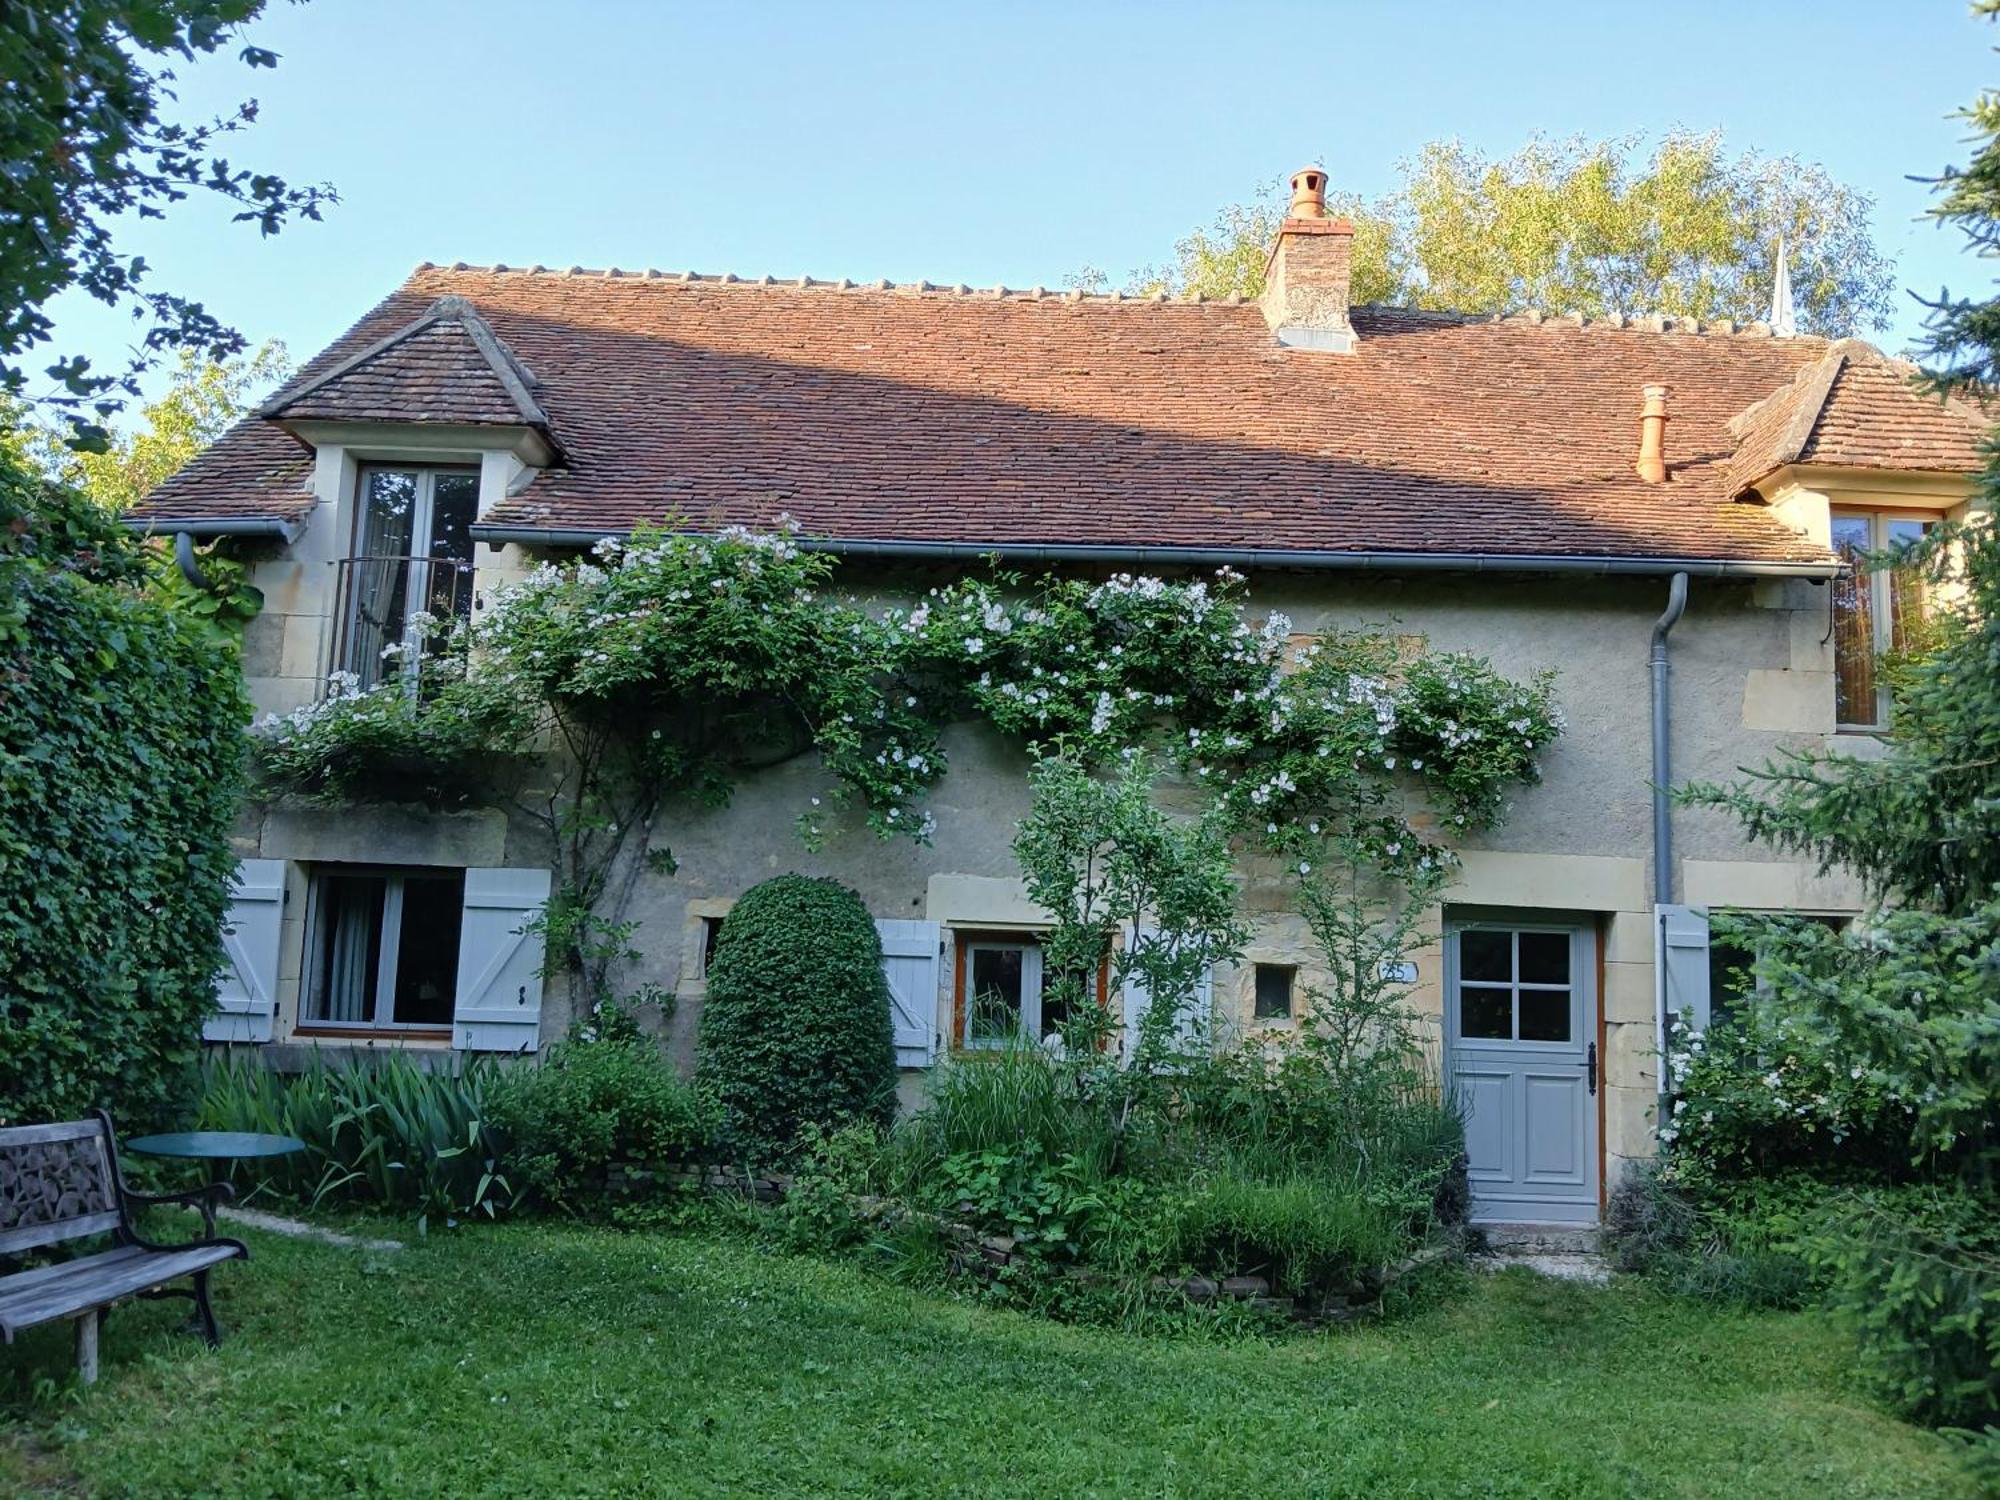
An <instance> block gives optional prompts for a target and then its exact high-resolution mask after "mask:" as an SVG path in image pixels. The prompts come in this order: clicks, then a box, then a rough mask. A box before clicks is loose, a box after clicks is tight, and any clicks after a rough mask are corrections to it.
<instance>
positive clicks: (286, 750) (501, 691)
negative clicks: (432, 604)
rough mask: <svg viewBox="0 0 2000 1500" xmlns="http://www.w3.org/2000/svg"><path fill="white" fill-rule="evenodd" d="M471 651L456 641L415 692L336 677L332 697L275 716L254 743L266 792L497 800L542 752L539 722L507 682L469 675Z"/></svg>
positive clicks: (397, 679)
mask: <svg viewBox="0 0 2000 1500" xmlns="http://www.w3.org/2000/svg"><path fill="white" fill-rule="evenodd" d="M466 652H467V643H466V641H465V640H464V638H463V637H462V636H461V637H460V638H458V639H456V640H450V641H446V642H445V643H444V649H443V650H441V651H439V652H437V653H436V654H435V656H434V657H433V658H432V659H430V660H428V661H427V662H426V664H425V668H424V671H423V674H422V677H421V680H420V682H419V683H417V684H415V685H413V684H412V683H410V682H409V681H408V680H407V679H405V678H403V677H402V676H400V675H396V674H392V675H391V676H390V677H389V679H388V680H387V681H386V682H383V683H380V684H378V685H377V686H375V687H373V688H369V689H366V690H365V691H364V690H362V689H360V688H359V687H358V686H357V679H356V678H354V676H353V675H352V674H350V673H336V674H334V677H333V679H332V681H331V682H330V684H329V691H328V693H327V695H326V696H325V697H324V698H321V699H319V700H318V701H316V702H313V703H307V704H302V705H301V706H300V707H298V708H295V709H293V710H292V711H291V712H290V713H289V714H286V715H284V716H283V717H279V716H277V715H267V716H266V717H265V718H264V719H262V720H260V721H259V722H258V724H257V726H256V737H255V742H254V743H255V751H256V767H257V773H258V778H259V780H260V782H261V784H262V786H263V787H264V789H265V790H266V791H267V792H269V793H271V794H273V795H277V796H288V797H295V798H299V799H301V800H304V801H310V802H320V803H327V804H332V805H339V804H341V803H346V802H420V803H423V804H424V805H426V806H429V807H438V808H450V807H461V806H464V805H466V804H468V803H475V802H485V801H489V800H491V799H492V798H493V796H494V795H495V793H496V790H497V789H499V788H503V787H505V786H507V785H509V784H510V782H511V780H512V779H514V775H515V773H517V772H519V771H520V770H522V769H523V768H524V767H525V765H526V763H527V762H528V760H529V758H530V756H531V755H532V754H533V752H534V749H535V745H536V740H535V734H536V729H537V721H536V719H535V716H534V711H533V708H532V706H531V705H529V704H525V703H523V702H522V701H521V699H520V698H519V697H518V696H517V695H516V694H514V693H512V692H510V691H508V690H507V689H506V687H505V685H504V684H503V682H502V681H501V679H499V678H497V677H491V676H487V675H484V674H478V673H474V674H468V673H467V671H466Z"/></svg>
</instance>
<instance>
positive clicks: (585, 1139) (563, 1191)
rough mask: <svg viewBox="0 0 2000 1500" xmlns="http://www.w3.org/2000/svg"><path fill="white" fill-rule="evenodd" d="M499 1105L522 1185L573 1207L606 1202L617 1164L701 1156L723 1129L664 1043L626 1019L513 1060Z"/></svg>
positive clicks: (496, 1097) (499, 1089)
mask: <svg viewBox="0 0 2000 1500" xmlns="http://www.w3.org/2000/svg"><path fill="white" fill-rule="evenodd" d="M491 1111H492V1118H493V1121H494V1123H495V1125H497V1126H498V1128H499V1130H500V1132H501V1134H502V1136H503V1138H504V1140H505V1141H506V1161H507V1169H508V1172H509V1174H510V1176H511V1177H512V1178H513V1181H514V1187H515V1189H516V1191H517V1192H519V1193H521V1194H523V1195H524V1196H529V1197H532V1198H533V1199H534V1200H535V1201H537V1202H539V1203H543V1204H546V1205H549V1206H551V1207H556V1208H560V1209H563V1210H564V1211H566V1212H570V1213H586V1212H590V1211H591V1210H592V1209H593V1208H595V1207H597V1206H599V1205H601V1204H602V1203H603V1201H604V1200H605V1198H606V1197H607V1195H608V1193H609V1184H608V1176H609V1169H610V1168H611V1167H612V1166H614V1165H620V1166H631V1167H635V1168H638V1169H640V1170H646V1171H657V1170H658V1169H660V1168H662V1167H666V1166H671V1165H675V1164H679V1163H684V1162H689V1161H696V1160H699V1159H700V1158H702V1157H703V1156H704V1155H705V1154H706V1153H707V1151H708V1148H709V1145H710V1143H711V1140H712V1137H713V1128H712V1116H711V1111H710V1110H709V1109H708V1107H707V1106H706V1105H705V1103H704V1102H703V1101H702V1100H701V1099H700V1098H699V1096H697V1095H696V1093H695V1091H694V1090H693V1089H692V1088H690V1087H689V1086H688V1084H687V1083H686V1082H685V1081H684V1080H683V1079H682V1078H681V1077H680V1075H679V1074H678V1073H676V1072H675V1071H674V1068H673V1065H672V1064H671V1063H670V1062H668V1061H667V1059H666V1058H665V1057H664V1056H662V1055H661V1052H660V1049H659V1046H658V1044H657V1043H655V1042H654V1041H653V1040H652V1039H651V1038H649V1037H645V1036H641V1035H638V1034H637V1033H636V1032H635V1031H632V1032H628V1031H625V1030H619V1029H613V1030H611V1031H610V1032H609V1034H607V1035H604V1036H601V1037H597V1038H594V1039H585V1038H583V1037H570V1038H568V1039H566V1040H564V1041H561V1042H558V1043H556V1045H555V1046H553V1047H551V1048H550V1049H549V1050H548V1054H547V1055H546V1056H545V1057H544V1058H543V1059H542V1060H541V1062H540V1063H538V1064H530V1063H522V1064H519V1065H517V1066H514V1067H511V1068H509V1069H508V1070H507V1071H506V1072H505V1073H504V1074H503V1075H502V1076H501V1077H500V1079H499V1080H498V1082H497V1084H496V1086H495V1088H494V1090H493V1096H492V1100H491Z"/></svg>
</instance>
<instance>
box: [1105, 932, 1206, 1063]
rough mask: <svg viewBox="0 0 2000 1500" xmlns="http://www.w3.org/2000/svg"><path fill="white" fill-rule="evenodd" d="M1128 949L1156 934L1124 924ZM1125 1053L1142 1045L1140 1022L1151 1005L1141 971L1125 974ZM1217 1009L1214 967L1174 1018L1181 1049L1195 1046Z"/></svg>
mask: <svg viewBox="0 0 2000 1500" xmlns="http://www.w3.org/2000/svg"><path fill="white" fill-rule="evenodd" d="M1123 931H1124V934H1125V948H1126V951H1127V952H1130V951H1131V950H1132V948H1133V947H1134V946H1135V945H1137V944H1138V943H1139V942H1141V941H1144V940H1146V939H1150V938H1152V937H1154V936H1155V934H1154V932H1153V930H1152V929H1151V928H1150V927H1140V928H1137V929H1135V928H1134V927H1133V926H1132V924H1131V923H1129V922H1128V923H1126V924H1125V926H1124V929H1123ZM1124 991H1125V993H1124V995H1123V997H1122V998H1123V1000H1124V1005H1125V1055H1126V1056H1127V1057H1130V1056H1131V1055H1132V1053H1133V1051H1134V1049H1135V1048H1137V1047H1138V1045H1139V1023H1140V1022H1141V1021H1142V1020H1144V1019H1145V1015H1146V1012H1147V1010H1148V1009H1149V1008H1150V1007H1151V1006H1152V1003H1153V997H1152V996H1151V994H1149V993H1148V992H1147V989H1146V982H1145V980H1144V979H1143V978H1142V977H1141V976H1139V975H1138V974H1136V973H1134V974H1128V975H1126V976H1125V984H1124ZM1214 1008H1215V970H1214V969H1204V970H1202V973H1201V979H1200V981H1199V982H1198V983H1197V984H1196V986H1195V994H1194V1001H1193V1003H1192V1004H1190V1005H1189V1006H1188V1007H1187V1008H1186V1009H1184V1010H1182V1011H1181V1013H1180V1014H1179V1015H1178V1016H1176V1017H1175V1018H1174V1034H1175V1036H1176V1037H1177V1038H1178V1039H1179V1043H1180V1045H1181V1047H1182V1048H1187V1047H1191V1046H1193V1045H1194V1044H1195V1043H1196V1042H1198V1041H1199V1040H1200V1039H1201V1037H1202V1036H1203V1035H1204V1029H1205V1027H1206V1024H1207V1022H1208V1020H1209V1019H1210V1013H1211V1012H1212V1011H1213V1010H1214Z"/></svg>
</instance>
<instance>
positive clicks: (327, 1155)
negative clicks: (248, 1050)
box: [196, 1052, 516, 1231]
mask: <svg viewBox="0 0 2000 1500" xmlns="http://www.w3.org/2000/svg"><path fill="white" fill-rule="evenodd" d="M448 1061H449V1062H450V1063H452V1064H454V1065H456V1064H458V1063H459V1062H460V1061H461V1059H459V1058H457V1057H455V1056H454V1057H452V1058H450V1059H448ZM498 1082H499V1074H498V1070H497V1069H496V1068H495V1067H493V1066H492V1065H491V1064H490V1063H489V1062H487V1061H485V1060H482V1059H477V1058H475V1059H472V1060H470V1061H468V1062H465V1063H464V1065H463V1067H458V1068H455V1069H454V1068H445V1067H440V1068H428V1067H426V1066H424V1063H423V1061H422V1060H421V1059H420V1058H418V1057H416V1056H415V1055H413V1054H410V1053H405V1052H383V1053H381V1054H380V1055H378V1056H373V1057H370V1058H368V1059H367V1060H366V1061H365V1062H361V1063H356V1064H352V1065H349V1066H344V1067H333V1066H329V1065H328V1064H327V1063H325V1062H324V1061H323V1060H322V1059H321V1058H319V1057H318V1056H317V1055H315V1056H314V1057H313V1059H312V1061H311V1063H310V1065H309V1066H308V1067H307V1068H306V1069H305V1071H304V1072H301V1073H293V1074H286V1073H279V1072H276V1071H275V1070H273V1069H271V1068H269V1067H267V1066H265V1064H264V1061H263V1060H262V1059H261V1058H258V1057H255V1056H246V1055H243V1054H237V1055H234V1056H224V1057H222V1058H220V1059H216V1060H212V1061H210V1062H209V1063H208V1064H207V1066H206V1067H205V1069H204V1077H203V1087H202V1095H201V1103H200V1106H199V1109H198V1111H197V1114H196V1125H197V1127H198V1128H200V1129H203V1130H248V1131H263V1132H267V1133H270V1134H274V1135H291V1136H297V1137H298V1138H299V1139H300V1140H302V1141H304V1142H305V1147H306V1149H305V1150H304V1151H302V1152H298V1153H296V1154H294V1155H292V1156H281V1157H271V1158H267V1159H265V1160H263V1161H257V1162H240V1163H237V1164H236V1166H235V1174H236V1178H237V1180H238V1181H239V1182H244V1183H248V1184H250V1185H251V1186H252V1188H253V1189H262V1190H267V1191H270V1192H274V1193H279V1194H283V1195H285V1196H288V1197H295V1198H302V1199H304V1200H306V1201H307V1202H309V1203H313V1204H322V1203H368V1204H381V1205H383V1206H385V1207H389V1208H393V1209H397V1210H399V1211H402V1212H414V1213H415V1214H416V1216H417V1227H418V1229H419V1230H420V1231H421V1230H425V1229H428V1228H429V1226H430V1225H431V1224H432V1223H433V1222H436V1223H439V1224H451V1223H454V1222H455V1221H456V1220H457V1219H459V1218H466V1217H471V1216H473V1215H475V1214H476V1215H480V1216H482V1217H486V1218H492V1217H494V1216H495V1215H497V1214H499V1213H501V1212H502V1211H504V1210H506V1209H507V1208H509V1207H511V1206H512V1204H513V1202H514V1199H515V1195H516V1188H515V1186H514V1185H513V1184H512V1183H511V1182H510V1181H509V1178H508V1176H507V1168H506V1166H505V1164H504V1163H503V1162H502V1160H501V1157H502V1149H501V1140H500V1137H499V1135H498V1134H497V1132H496V1129H495V1126H494V1120H493V1096H494V1093H495V1091H496V1085H497V1084H498Z"/></svg>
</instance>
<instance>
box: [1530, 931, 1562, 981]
mask: <svg viewBox="0 0 2000 1500" xmlns="http://www.w3.org/2000/svg"><path fill="white" fill-rule="evenodd" d="M1569 949H1570V942H1569V934H1568V933H1566V932H1524V933H1522V934H1521V983H1523V984H1568V983H1569Z"/></svg>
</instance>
